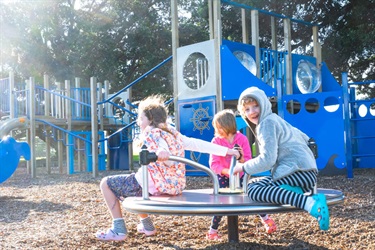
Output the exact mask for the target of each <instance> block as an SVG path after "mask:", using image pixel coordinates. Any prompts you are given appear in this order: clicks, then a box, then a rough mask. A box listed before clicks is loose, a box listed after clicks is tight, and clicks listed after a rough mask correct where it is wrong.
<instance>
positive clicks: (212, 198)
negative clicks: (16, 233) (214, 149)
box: [122, 188, 345, 216]
mask: <svg viewBox="0 0 375 250" xmlns="http://www.w3.org/2000/svg"><path fill="white" fill-rule="evenodd" d="M318 193H323V194H324V195H325V196H326V199H327V204H328V206H332V205H336V204H339V203H342V202H343V201H344V198H345V196H344V194H343V193H342V192H341V191H339V190H334V189H322V188H318ZM122 206H123V207H124V208H125V209H126V210H127V211H129V212H133V213H145V214H163V215H196V216H213V215H227V216H228V215H249V214H272V213H283V212H293V211H302V210H301V209H298V208H295V207H293V206H289V205H275V204H270V203H259V202H254V201H251V200H250V199H249V197H248V196H247V195H246V194H244V193H241V194H217V195H214V194H213V190H212V189H197V190H185V191H183V192H182V194H181V195H178V196H150V197H149V199H148V200H145V199H143V198H142V197H128V198H126V199H125V200H124V201H123V202H122Z"/></svg>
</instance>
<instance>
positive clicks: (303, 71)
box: [296, 60, 322, 94]
mask: <svg viewBox="0 0 375 250" xmlns="http://www.w3.org/2000/svg"><path fill="white" fill-rule="evenodd" d="M296 83H297V87H298V89H299V91H301V93H302V94H306V93H315V92H316V91H317V90H318V89H319V87H320V85H321V84H322V80H321V77H320V71H319V69H318V68H317V67H315V66H314V65H313V64H312V63H310V62H308V61H305V60H301V61H300V62H299V64H298V67H297V72H296Z"/></svg>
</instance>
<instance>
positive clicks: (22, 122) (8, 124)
mask: <svg viewBox="0 0 375 250" xmlns="http://www.w3.org/2000/svg"><path fill="white" fill-rule="evenodd" d="M28 125H29V120H28V119H27V117H18V118H12V119H7V120H5V121H2V122H0V139H1V138H3V137H4V136H6V135H9V133H10V131H12V130H13V129H16V128H21V129H22V128H27V126H28Z"/></svg>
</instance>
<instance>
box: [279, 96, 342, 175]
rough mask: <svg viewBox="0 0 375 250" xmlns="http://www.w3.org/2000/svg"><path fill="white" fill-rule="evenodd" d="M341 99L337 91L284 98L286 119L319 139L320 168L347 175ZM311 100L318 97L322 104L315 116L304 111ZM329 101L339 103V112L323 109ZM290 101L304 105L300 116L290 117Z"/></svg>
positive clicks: (324, 170)
mask: <svg viewBox="0 0 375 250" xmlns="http://www.w3.org/2000/svg"><path fill="white" fill-rule="evenodd" d="M341 96H342V93H341V91H336V92H326V93H313V94H299V95H288V96H284V97H283V109H284V119H285V120H286V121H288V122H289V123H291V124H292V125H294V126H295V127H297V128H299V129H300V130H302V131H303V132H304V133H306V134H307V135H308V136H310V137H313V138H314V139H315V140H316V142H317V144H318V155H319V157H318V158H317V159H316V161H317V165H318V169H319V170H320V171H323V173H326V174H338V173H345V171H344V169H346V158H345V147H344V123H343V106H342V97H341ZM309 98H315V99H316V100H317V103H318V104H319V109H318V110H317V111H316V112H315V113H310V112H308V111H306V109H305V103H306V101H307V100H308V99H309ZM330 98H335V99H336V100H337V103H338V106H336V107H337V110H336V111H334V112H329V111H327V110H326V109H325V107H324V101H325V100H326V99H330ZM291 100H296V101H298V102H299V103H300V104H301V109H300V111H299V112H298V113H297V114H291V113H290V112H289V111H287V110H286V107H287V104H288V102H289V101H291ZM327 109H328V108H327Z"/></svg>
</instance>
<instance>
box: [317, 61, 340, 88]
mask: <svg viewBox="0 0 375 250" xmlns="http://www.w3.org/2000/svg"><path fill="white" fill-rule="evenodd" d="M321 72H322V91H323V92H329V91H338V90H341V86H340V84H339V83H338V82H337V81H336V79H335V77H334V76H333V75H332V73H331V71H330V70H329V69H328V67H327V65H326V64H325V63H324V62H322V67H321Z"/></svg>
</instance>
